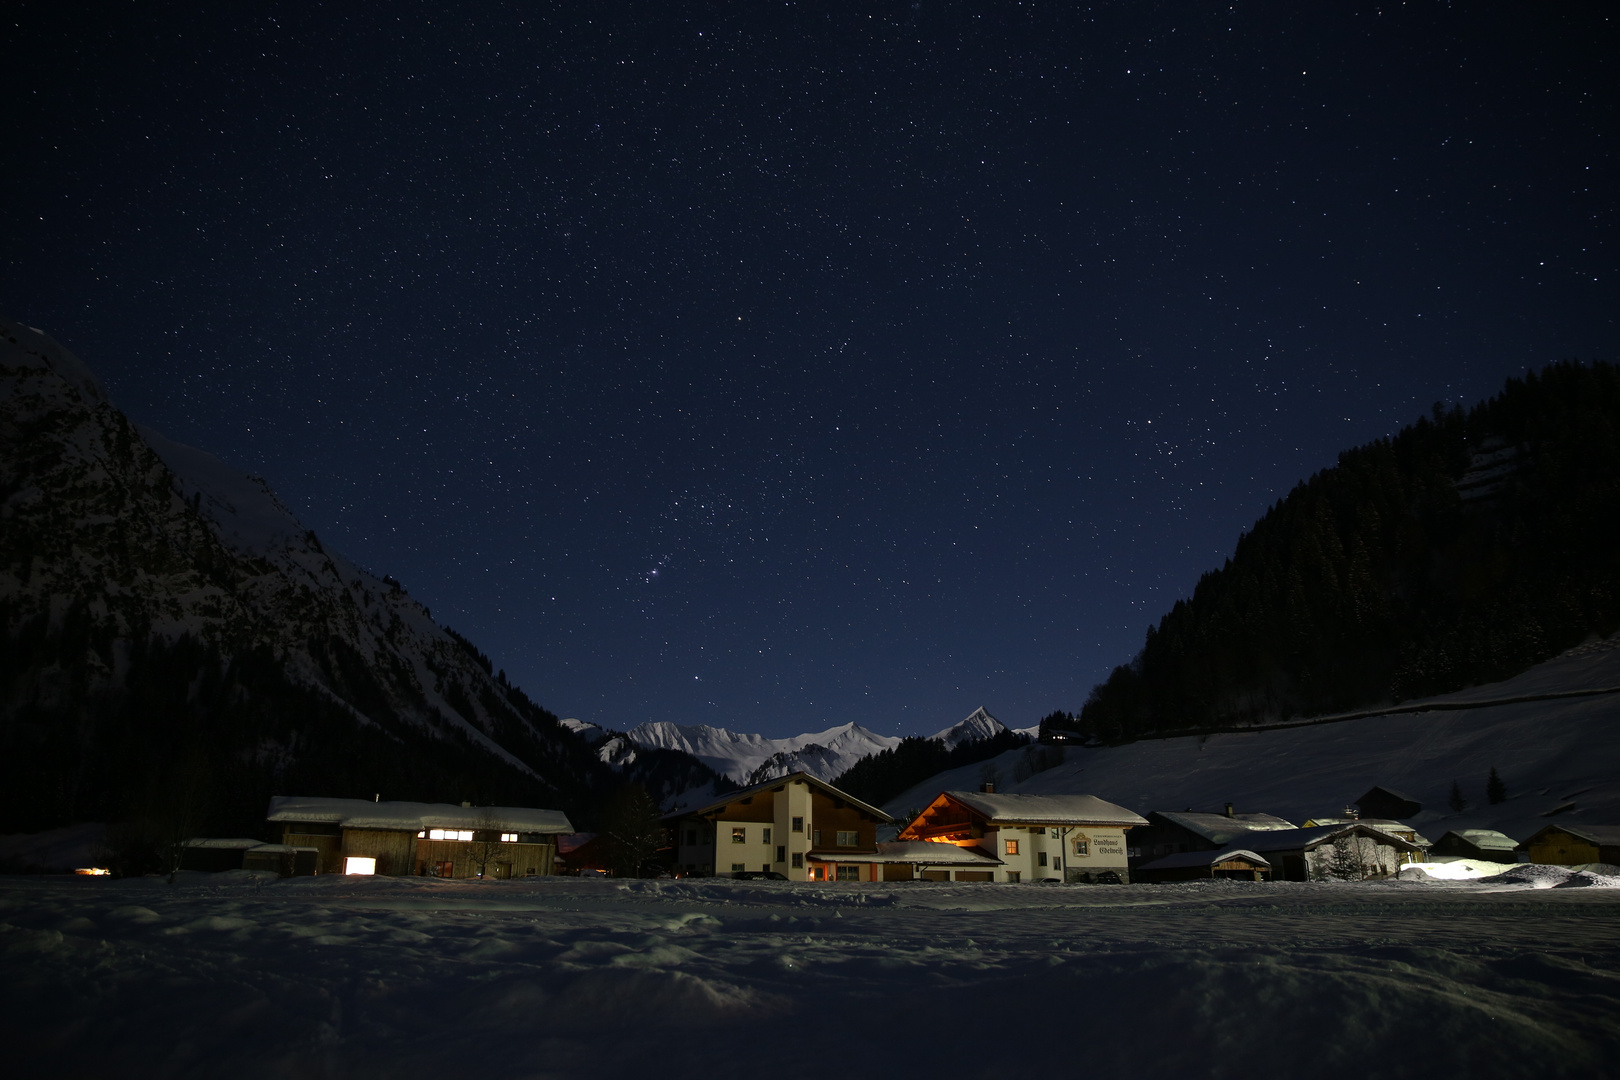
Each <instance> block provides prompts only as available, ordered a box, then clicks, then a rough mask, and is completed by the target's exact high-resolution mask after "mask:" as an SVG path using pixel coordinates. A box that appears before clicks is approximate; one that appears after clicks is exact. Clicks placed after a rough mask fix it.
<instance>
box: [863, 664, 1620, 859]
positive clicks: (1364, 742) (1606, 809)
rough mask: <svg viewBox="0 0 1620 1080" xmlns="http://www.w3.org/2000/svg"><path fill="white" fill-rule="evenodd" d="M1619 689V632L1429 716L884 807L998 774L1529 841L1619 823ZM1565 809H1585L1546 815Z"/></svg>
mask: <svg viewBox="0 0 1620 1080" xmlns="http://www.w3.org/2000/svg"><path fill="white" fill-rule="evenodd" d="M1615 688H1620V635H1617V636H1616V637H1613V638H1610V639H1608V640H1605V641H1601V642H1593V643H1589V644H1586V645H1582V646H1580V647H1577V648H1575V649H1571V650H1569V651H1568V652H1566V653H1564V654H1562V655H1560V656H1558V657H1555V658H1553V659H1552V660H1549V661H1547V662H1545V663H1543V664H1538V665H1536V666H1535V667H1533V668H1531V669H1530V670H1528V671H1526V672H1524V673H1523V674H1521V675H1519V676H1517V677H1515V678H1512V679H1508V680H1506V681H1503V682H1500V683H1494V684H1491V685H1488V686H1477V687H1473V688H1471V689H1468V690H1464V691H1459V692H1458V693H1454V694H1444V695H1439V696H1437V697H1434V698H1430V699H1427V700H1426V701H1423V702H1408V703H1406V704H1404V705H1403V706H1401V708H1402V709H1415V708H1418V707H1421V706H1423V705H1428V706H1431V708H1430V710H1429V711H1426V712H1398V713H1385V714H1380V715H1375V716H1365V717H1361V718H1358V719H1351V720H1341V721H1336V722H1331V723H1320V724H1308V725H1301V726H1296V727H1289V728H1281V729H1273V730H1266V731H1249V732H1240V733H1230V734H1216V735H1211V736H1209V737H1208V738H1205V739H1199V738H1194V737H1189V738H1177V739H1145V740H1141V741H1139V742H1134V743H1127V744H1125V745H1123V746H1113V747H1081V746H1070V747H1067V748H1065V750H1064V762H1063V764H1061V765H1058V766H1056V767H1055V768H1051V769H1049V770H1047V771H1044V772H1039V773H1036V774H1035V775H1033V776H1029V777H1028V778H1027V779H1022V780H1018V779H1016V776H1017V774H1018V770H1019V764H1020V761H1021V760H1022V757H1023V755H1024V754H1025V753H1026V752H1027V751H1025V750H1015V751H1010V752H1008V753H1006V754H1003V755H1002V756H1001V757H999V758H997V759H995V760H994V761H992V762H986V763H982V764H979V765H973V766H968V767H965V768H961V769H955V770H951V771H949V772H946V773H941V774H939V775H937V776H935V777H932V778H931V779H929V780H928V781H926V782H924V783H922V784H918V785H916V786H915V787H913V788H911V789H910V790H908V791H906V792H904V793H902V794H900V795H899V796H897V797H895V798H894V799H891V800H890V801H889V802H888V803H887V804H886V805H885V806H884V807H883V809H884V810H886V811H888V812H889V813H891V814H895V815H897V816H898V815H903V814H905V813H906V811H907V810H909V809H911V808H913V807H918V806H923V805H926V803H927V801H928V800H929V799H931V798H932V797H933V796H934V795H936V794H938V793H939V792H940V791H942V790H949V789H953V788H963V789H968V790H972V789H974V788H977V787H978V786H979V783H980V780H981V776H982V775H983V774H984V773H985V771H986V770H990V771H993V772H995V773H996V774H997V776H998V790H1002V791H1018V792H1029V793H1034V794H1046V793H1060V792H1085V793H1090V794H1095V795H1098V796H1101V797H1102V798H1105V799H1108V800H1110V801H1112V802H1117V803H1119V804H1120V805H1122V806H1127V807H1129V808H1131V809H1132V810H1135V811H1137V812H1138V813H1147V812H1148V811H1150V810H1181V809H1184V808H1188V807H1191V808H1193V809H1196V810H1209V809H1218V808H1220V807H1222V806H1223V805H1224V804H1225V803H1227V802H1232V803H1234V804H1235V805H1236V807H1237V809H1238V810H1240V811H1245V812H1264V813H1271V814H1276V815H1278V816H1281V817H1284V818H1287V819H1289V820H1290V821H1294V822H1300V821H1303V820H1305V819H1306V818H1309V817H1313V816H1316V815H1320V814H1331V813H1336V812H1337V811H1339V810H1340V809H1342V808H1343V807H1344V806H1345V805H1346V804H1347V803H1349V802H1352V801H1353V800H1355V799H1356V798H1358V797H1359V796H1360V795H1361V794H1362V793H1363V792H1365V791H1366V790H1367V789H1368V788H1370V787H1372V786H1374V785H1382V786H1384V787H1389V788H1394V789H1396V790H1398V791H1402V792H1405V793H1407V794H1409V795H1411V796H1412V797H1413V798H1415V799H1417V800H1418V801H1419V802H1421V803H1422V804H1423V812H1422V814H1420V815H1419V816H1417V817H1415V818H1413V819H1412V822H1413V823H1414V824H1416V825H1417V826H1418V828H1419V829H1420V831H1422V832H1423V833H1424V834H1425V835H1427V836H1429V838H1430V839H1431V840H1432V839H1437V838H1438V837H1439V836H1440V834H1442V833H1444V832H1445V831H1446V830H1447V829H1461V828H1486V829H1498V830H1500V831H1502V832H1505V833H1507V834H1508V835H1509V836H1512V837H1515V838H1517V839H1521V840H1522V839H1524V838H1525V837H1527V836H1529V835H1530V834H1531V833H1533V832H1535V831H1536V830H1537V829H1539V828H1541V827H1542V826H1543V825H1546V824H1549V823H1551V822H1569V823H1578V822H1586V823H1588V824H1620V693H1606V692H1604V691H1608V690H1613V689H1615ZM1493 703H1495V704H1493ZM1031 749H1035V748H1031ZM1493 767H1494V768H1495V769H1497V771H1498V772H1499V773H1500V775H1501V776H1502V778H1503V780H1504V781H1505V782H1506V784H1507V791H1508V798H1507V801H1505V802H1503V803H1501V804H1499V805H1496V806H1491V805H1489V804H1487V803H1486V800H1485V779H1486V777H1487V776H1488V775H1489V773H1490V770H1491V769H1492V768H1493ZM1453 781H1456V782H1458V783H1459V784H1460V786H1461V788H1462V790H1463V793H1464V795H1465V796H1466V798H1467V799H1468V801H1469V804H1470V805H1469V806H1468V807H1467V808H1466V809H1465V810H1463V811H1462V812H1453V811H1452V810H1451V809H1450V808H1449V807H1448V805H1447V799H1448V796H1449V794H1450V791H1451V785H1452V782H1453ZM1566 804H1573V805H1572V806H1571V807H1570V808H1569V809H1567V810H1564V811H1563V812H1561V813H1558V814H1554V815H1552V816H1547V815H1549V814H1551V813H1552V812H1553V811H1555V810H1557V809H1558V808H1559V807H1561V806H1564V805H1566Z"/></svg>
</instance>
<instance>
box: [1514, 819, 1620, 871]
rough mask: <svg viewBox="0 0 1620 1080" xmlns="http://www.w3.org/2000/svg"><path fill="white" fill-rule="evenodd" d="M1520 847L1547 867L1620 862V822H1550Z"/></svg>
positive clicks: (1535, 860) (1612, 864)
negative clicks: (1553, 823) (1564, 823)
mask: <svg viewBox="0 0 1620 1080" xmlns="http://www.w3.org/2000/svg"><path fill="white" fill-rule="evenodd" d="M1519 850H1520V851H1528V852H1529V853H1530V861H1531V862H1533V863H1541V864H1542V865H1543V866H1582V865H1585V864H1586V863H1608V864H1609V865H1611V866H1615V865H1620V825H1548V826H1547V827H1546V828H1545V829H1542V830H1541V831H1540V832H1538V833H1536V835H1534V836H1532V837H1531V838H1530V839H1528V840H1526V841H1525V842H1524V843H1522V844H1520V845H1519Z"/></svg>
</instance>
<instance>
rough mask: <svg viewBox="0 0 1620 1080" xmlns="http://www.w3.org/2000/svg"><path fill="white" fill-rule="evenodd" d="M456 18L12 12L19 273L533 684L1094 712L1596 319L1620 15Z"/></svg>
mask: <svg viewBox="0 0 1620 1080" xmlns="http://www.w3.org/2000/svg"><path fill="white" fill-rule="evenodd" d="M451 7H452V5H428V6H421V5H414V4H409V3H389V4H376V5H368V4H363V3H340V4H331V5H328V6H326V7H325V8H320V7H316V6H315V5H313V4H304V3H299V4H287V5H279V4H242V5H237V4H228V5H209V6H201V5H163V4H148V3H141V4H131V3H123V4H105V5H100V7H99V11H97V12H95V13H94V14H89V13H87V12H86V11H75V10H73V6H72V5H65V4H61V3H44V4H36V3H29V4H22V5H11V6H9V7H8V13H7V14H6V15H4V16H0V26H5V28H6V31H7V36H8V37H10V38H11V40H10V42H9V43H8V46H7V49H6V52H7V67H8V74H7V78H6V80H5V89H4V91H3V93H4V100H5V103H6V107H5V108H4V110H3V111H0V133H3V135H4V146H5V155H4V161H3V166H0V226H3V230H0V238H3V240H0V310H4V312H5V313H6V314H7V315H8V316H10V317H12V318H15V319H19V320H21V321H23V322H26V323H28V324H30V325H33V326H38V327H40V328H42V329H44V330H45V331H46V332H47V333H50V334H52V335H53V336H55V337H56V338H57V339H58V340H60V341H62V342H63V343H64V344H65V345H67V346H68V347H69V348H70V349H72V350H73V351H75V352H76V353H77V354H78V355H79V356H80V357H81V358H82V359H84V360H85V361H86V362H87V363H88V364H89V365H90V366H91V367H92V369H94V370H96V371H97V372H98V373H99V374H100V375H101V376H102V378H103V379H104V381H105V382H106V384H107V386H108V390H109V392H110V393H111V395H112V397H113V399H114V401H115V402H116V403H117V404H119V405H120V406H121V407H122V408H123V409H124V410H125V411H126V412H128V413H129V414H131V415H132V416H133V417H134V418H135V419H137V420H138V421H140V422H143V423H147V424H150V425H152V426H153V427H156V428H157V429H159V430H161V431H163V432H164V433H165V434H167V435H168V436H170V437H171V438H174V439H177V440H179V441H182V442H186V443H191V444H193V445H195V446H199V447H202V448H204V449H207V450H210V451H212V452H214V453H215V454H217V455H219V456H220V457H222V458H224V459H225V460H226V461H228V462H230V463H232V464H234V465H236V466H238V467H239V468H241V469H243V470H245V471H248V472H252V473H255V474H258V475H262V476H264V477H266V478H267V479H268V480H269V481H270V483H271V484H272V486H273V487H274V488H275V490H276V491H277V492H278V493H279V494H280V495H281V497H282V498H283V500H284V501H285V502H286V503H287V505H288V506H289V508H291V509H292V510H293V511H294V512H295V513H296V514H298V516H299V517H300V518H301V520H302V521H303V522H304V524H305V525H306V526H308V527H309V528H312V529H314V530H316V531H317V532H318V533H319V534H320V535H321V537H322V538H323V539H324V540H325V541H326V542H327V543H328V545H329V546H331V547H333V548H335V549H337V550H339V551H342V552H343V553H345V554H346V555H348V556H349V557H350V558H352V559H354V560H355V561H356V562H358V563H360V564H361V565H363V566H365V567H367V568H369V569H371V570H372V571H374V572H375V573H377V574H379V575H381V574H383V573H390V574H393V575H394V576H395V577H397V578H399V579H400V580H401V581H403V582H404V584H405V586H406V587H407V588H408V589H409V590H410V592H411V593H412V595H414V596H415V597H417V598H418V599H420V600H422V601H423V602H425V603H427V604H428V605H429V606H430V607H431V609H432V611H433V614H434V616H435V617H436V618H437V619H438V620H439V621H440V622H442V623H446V624H448V625H450V626H452V627H454V628H455V629H457V630H459V631H461V632H462V633H464V634H466V635H467V636H468V637H470V638H471V639H472V640H473V641H475V642H476V643H478V644H479V645H480V647H481V648H483V649H484V651H485V652H487V653H488V654H489V655H490V656H491V658H492V659H493V661H494V662H495V664H496V665H497V666H498V667H501V668H504V669H505V670H506V671H507V673H508V675H509V676H510V677H511V678H512V679H513V681H515V682H517V683H519V684H520V685H522V686H523V687H524V688H525V689H526V690H528V691H529V693H530V695H531V696H532V697H533V698H534V699H535V700H536V701H537V702H539V703H540V704H543V705H545V706H546V707H548V708H550V709H552V710H554V711H556V712H557V713H559V714H560V715H564V716H578V717H581V718H583V719H588V720H593V721H597V722H599V723H603V724H606V725H608V726H612V727H618V728H625V727H629V726H632V725H634V724H637V723H640V722H642V721H645V720H674V721H678V722H682V723H699V722H701V723H712V724H720V725H724V726H727V727H731V728H733V729H738V730H747V731H759V732H763V733H765V734H768V735H777V736H779V735H787V734H792V733H796V732H800V731H805V730H814V729H817V728H820V727H823V726H828V725H831V724H837V723H843V722H846V721H850V720H854V721H858V722H859V723H861V724H863V725H865V726H868V727H871V728H873V729H875V730H877V731H879V732H882V733H885V734H913V733H927V732H930V731H933V730H935V729H937V728H940V727H944V726H945V725H947V724H949V723H952V722H954V721H956V720H958V719H960V718H962V717H963V716H965V715H966V714H967V713H969V712H970V711H971V710H972V709H973V708H974V707H975V706H978V705H981V704H982V705H984V706H986V707H988V708H989V709H990V711H991V712H992V713H994V714H996V715H997V716H998V717H1000V718H1001V719H1002V720H1003V721H1005V722H1007V723H1009V724H1013V725H1015V726H1021V725H1027V724H1031V723H1034V722H1035V721H1036V720H1038V719H1039V718H1040V717H1041V716H1042V715H1044V714H1045V713H1047V712H1050V711H1051V710H1053V709H1058V708H1062V709H1069V710H1073V709H1078V708H1079V707H1080V705H1081V704H1082V703H1083V702H1084V700H1085V697H1086V695H1087V693H1088V692H1089V690H1090V688H1091V686H1092V685H1093V684H1094V683H1096V682H1097V681H1098V680H1100V679H1101V678H1103V677H1105V676H1106V674H1107V672H1108V671H1109V669H1110V668H1111V667H1112V666H1113V665H1115V664H1118V663H1122V662H1125V661H1127V660H1128V659H1129V658H1130V657H1131V656H1132V654H1134V653H1135V652H1136V650H1137V649H1138V648H1139V647H1140V645H1141V640H1142V634H1143V631H1144V629H1145V628H1146V627H1147V626H1148V624H1149V623H1150V622H1153V621H1156V620H1157V618H1158V616H1159V615H1161V614H1162V613H1163V612H1164V611H1165V610H1167V609H1168V608H1169V606H1170V605H1171V604H1173V603H1174V601H1175V600H1176V599H1177V598H1178V597H1180V596H1183V595H1186V594H1187V593H1188V592H1189V591H1190V590H1191V588H1192V586H1193V584H1194V583H1195V582H1196V581H1197V579H1198V576H1199V574H1200V573H1202V572H1204V571H1205V570H1207V569H1210V568H1213V567H1216V566H1219V565H1220V563H1221V560H1222V559H1223V558H1225V557H1226V556H1227V555H1228V554H1230V552H1231V550H1232V548H1233V546H1234V543H1235V541H1236V539H1237V537H1238V535H1239V533H1240V531H1241V530H1242V529H1243V528H1244V527H1245V526H1246V525H1248V524H1249V523H1251V522H1252V521H1253V520H1254V519H1255V518H1256V517H1258V516H1259V515H1260V514H1261V513H1262V512H1263V511H1264V510H1265V508H1266V507H1267V506H1268V505H1269V504H1270V503H1272V502H1273V501H1275V500H1276V499H1277V498H1279V497H1280V496H1282V495H1283V494H1285V493H1286V492H1287V491H1288V490H1289V489H1290V488H1291V487H1292V486H1293V485H1294V484H1295V483H1297V482H1298V481H1299V480H1301V479H1303V478H1305V477H1307V476H1309V475H1310V474H1311V473H1312V472H1314V471H1316V470H1318V469H1321V468H1324V467H1326V466H1329V465H1331V464H1333V462H1334V460H1335V456H1336V454H1337V452H1338V451H1339V450H1341V449H1344V448H1347V447H1350V446H1353V445H1357V444H1360V443H1363V442H1366V441H1368V440H1370V439H1374V438H1377V437H1379V436H1381V435H1385V434H1389V433H1392V432H1393V431H1395V430H1396V429H1398V428H1399V427H1400V426H1401V425H1402V424H1404V423H1409V422H1411V421H1412V420H1414V419H1416V418H1417V417H1418V416H1420V415H1422V414H1424V413H1426V412H1427V411H1428V410H1429V408H1430V407H1431V403H1433V402H1435V401H1445V402H1449V403H1464V404H1467V403H1472V402H1473V401H1475V400H1478V399H1481V398H1483V397H1486V396H1489V395H1490V394H1491V393H1493V392H1494V391H1495V390H1496V389H1497V388H1498V387H1499V386H1500V384H1501V383H1502V381H1503V380H1504V379H1505V378H1507V377H1509V376H1512V375H1515V374H1518V373H1520V372H1522V371H1524V370H1525V369H1526V368H1527V367H1529V366H1536V365H1541V364H1544V363H1547V362H1551V361H1554V360H1559V359H1564V358H1571V357H1574V358H1581V359H1592V358H1606V359H1613V358H1615V357H1616V354H1617V352H1620V350H1617V348H1616V345H1617V342H1620V332H1617V326H1616V315H1617V312H1620V290H1617V287H1616V285H1617V282H1620V266H1617V265H1616V240H1617V237H1616V225H1617V220H1616V190H1617V189H1616V166H1617V162H1616V155H1615V145H1614V144H1615V142H1616V140H1617V139H1620V124H1617V122H1616V121H1617V113H1616V98H1617V94H1616V90H1617V88H1620V72H1617V70H1616V68H1617V66H1620V65H1617V63H1616V57H1617V56H1620V34H1617V33H1616V31H1615V25H1616V24H1615V22H1614V21H1612V19H1611V16H1610V14H1609V12H1611V11H1614V10H1615V9H1614V8H1613V7H1612V6H1611V5H1599V4H1592V5H1589V6H1586V7H1582V6H1580V5H1562V4H1530V3H1523V4H1457V5H1454V6H1447V5H1442V4H1433V3H1406V4H1401V3H1398V2H1397V3H1390V4H1386V5H1385V6H1384V7H1382V8H1380V7H1371V6H1351V5H1321V6H1318V5H1304V4H1298V3H1277V4H1265V5H1262V4H1249V3H1243V4H1237V5H1227V4H1219V5H1211V4H1194V3H1185V4H1181V3H1178V4H1146V3H1123V4H1114V5H1107V4H1103V5H1093V6H1091V7H1089V8H1082V7H1081V6H1079V5H1068V4H1060V3H1050V4H1047V3H1042V4H1033V5H1031V4H1023V5H1016V4H1008V5H1001V6H991V5H982V6H975V5H944V4H939V3H935V2H930V0H924V2H921V3H912V2H909V0H907V2H905V3H898V4H883V5H868V6H861V7H845V6H832V5H821V4H781V3H775V4H766V3H738V4H734V5H725V6H708V7H694V8H683V7H681V6H679V5H674V4H668V3H647V4H642V5H631V6H623V5H609V4H595V3H573V4H562V5H557V6H556V7H554V8H551V7H546V6H543V5H521V4H468V5H456V6H455V7H456V8H457V10H455V11H451V10H450V9H451ZM1307 9H1308V10H1307ZM6 24H15V25H14V26H11V25H6Z"/></svg>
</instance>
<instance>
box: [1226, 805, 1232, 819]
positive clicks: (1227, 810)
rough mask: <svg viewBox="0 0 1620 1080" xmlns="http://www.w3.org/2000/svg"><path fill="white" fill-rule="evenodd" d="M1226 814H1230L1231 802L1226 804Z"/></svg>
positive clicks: (1228, 815) (1229, 815)
mask: <svg viewBox="0 0 1620 1080" xmlns="http://www.w3.org/2000/svg"><path fill="white" fill-rule="evenodd" d="M1226 816H1227V817H1231V816H1232V804H1231V803H1227V804H1226Z"/></svg>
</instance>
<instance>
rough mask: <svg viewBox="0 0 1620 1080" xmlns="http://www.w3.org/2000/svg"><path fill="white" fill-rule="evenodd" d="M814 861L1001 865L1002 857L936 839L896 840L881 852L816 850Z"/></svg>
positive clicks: (811, 859) (882, 845)
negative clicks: (838, 852)
mask: <svg viewBox="0 0 1620 1080" xmlns="http://www.w3.org/2000/svg"><path fill="white" fill-rule="evenodd" d="M810 861H811V862H828V863H831V862H869V863H912V864H914V865H917V866H964V865H967V866H998V865H1000V863H1001V860H1000V859H998V858H996V857H995V856H994V855H990V854H988V853H987V852H985V851H983V850H982V849H980V848H970V847H958V846H957V845H955V844H942V843H940V842H938V841H935V840H896V841H892V842H886V843H881V844H879V845H878V849H877V854H875V855H874V854H872V853H871V852H860V853H856V852H851V853H850V854H848V855H835V854H832V853H830V852H825V851H820V852H818V851H812V852H811V853H810Z"/></svg>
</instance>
